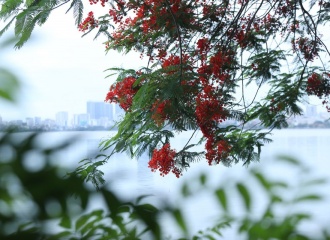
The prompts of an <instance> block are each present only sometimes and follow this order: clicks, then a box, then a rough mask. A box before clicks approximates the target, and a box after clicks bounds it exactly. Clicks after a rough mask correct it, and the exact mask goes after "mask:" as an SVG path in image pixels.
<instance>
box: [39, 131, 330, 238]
mask: <svg viewBox="0 0 330 240" xmlns="http://www.w3.org/2000/svg"><path fill="white" fill-rule="evenodd" d="M111 134H113V132H49V133H44V134H43V136H42V137H41V139H40V142H42V143H43V144H45V143H47V144H50V145H51V144H52V143H56V142H58V141H61V140H62V139H63V138H67V137H71V136H73V135H78V136H79V137H78V139H79V141H78V142H76V143H75V144H73V145H72V146H71V147H70V148H69V149H68V150H66V151H64V152H62V153H61V154H59V155H58V156H57V157H56V158H54V161H57V164H60V165H63V166H66V167H69V168H73V167H75V166H77V162H78V161H79V160H80V159H83V158H86V157H92V156H94V155H95V152H96V151H97V149H98V144H99V142H100V140H102V139H105V138H107V137H109V136H110V135H111ZM190 136H191V132H186V133H182V134H180V135H178V136H177V137H176V138H175V140H174V142H172V143H171V145H172V146H175V147H176V148H177V149H180V147H182V146H184V144H185V143H186V141H187V140H188V139H189V137H190ZM200 136H201V135H200V134H197V136H196V137H194V138H193V140H195V141H197V140H198V139H199V138H198V137H200ZM271 138H272V139H273V142H272V143H270V144H268V145H266V146H265V147H264V148H263V149H262V155H261V161H260V162H255V163H252V164H251V165H250V166H249V168H255V167H257V168H259V169H262V172H263V173H265V174H267V176H269V177H270V178H278V179H284V180H287V181H289V182H290V183H292V184H294V183H295V182H296V180H297V179H298V178H299V177H300V176H299V174H301V173H297V172H295V171H293V170H292V169H291V168H289V167H288V165H280V166H278V164H277V162H278V160H277V158H276V156H277V155H289V156H292V157H295V158H297V159H299V160H301V161H302V162H303V163H304V164H305V165H306V166H308V168H309V169H310V170H311V172H310V174H311V176H314V177H321V176H322V177H326V178H327V179H328V180H329V181H330V174H329V169H330V159H329V157H328V155H329V154H328V152H327V151H328V149H329V147H330V129H285V130H276V131H274V132H273V135H272V137H271ZM199 149H200V150H201V149H203V146H201V147H200V148H199ZM148 161H149V159H148V157H147V156H143V157H141V158H140V159H129V158H128V157H127V155H125V154H117V155H115V156H114V157H113V158H112V159H111V161H109V163H108V164H106V165H105V166H103V167H102V170H103V171H104V172H105V177H106V179H107V184H108V185H109V186H111V188H112V189H114V190H115V191H116V192H117V193H118V194H119V195H120V196H122V197H125V198H130V199H133V198H134V197H135V196H138V195H141V194H152V195H154V196H155V198H153V199H151V201H155V204H157V203H156V202H157V200H155V199H163V200H164V201H168V202H171V203H173V204H177V205H178V206H180V208H182V209H183V211H184V214H185V215H186V216H188V219H189V223H188V224H189V227H190V229H192V230H193V231H196V232H197V231H198V230H203V229H206V228H207V227H210V226H211V225H212V223H214V221H216V220H218V216H219V214H220V212H221V209H220V208H219V206H218V204H216V202H215V199H214V197H212V196H210V194H208V193H207V192H206V191H205V192H201V193H198V194H196V196H195V197H194V198H192V199H186V200H184V202H183V201H182V200H183V199H182V197H180V194H179V192H180V189H181V185H182V184H183V183H184V182H191V181H192V179H194V177H196V176H199V174H200V173H205V174H206V175H207V176H208V177H209V183H210V186H211V187H216V186H218V185H222V186H223V185H228V186H230V184H231V182H235V181H242V182H244V183H245V184H246V185H247V186H248V187H249V189H250V191H252V192H253V196H254V197H255V198H256V202H257V204H256V205H255V206H253V214H255V215H258V214H260V213H261V212H262V210H263V208H264V206H265V204H266V202H265V199H264V198H263V197H262V194H259V192H260V189H258V186H256V183H255V181H253V179H251V176H250V175H249V169H248V168H247V167H243V166H242V164H241V163H240V164H237V165H233V166H232V167H224V166H222V165H217V166H212V167H210V166H208V164H207V162H206V161H201V162H198V163H192V164H191V168H190V169H189V170H188V171H187V172H184V174H183V176H182V177H181V178H179V179H177V178H176V177H175V176H174V175H172V174H170V175H168V176H165V177H161V176H160V175H159V173H158V172H157V173H153V172H151V171H150V169H149V168H148V167H147V166H148ZM329 187H330V185H329V183H328V185H327V186H326V187H325V188H322V189H318V190H319V191H318V192H322V193H323V194H324V195H325V197H326V198H325V199H324V201H323V202H322V203H320V204H317V205H315V204H313V203H312V202H311V204H308V205H304V206H300V209H303V210H307V211H309V212H310V213H312V214H313V216H314V218H315V220H314V221H312V222H308V223H306V224H305V225H303V226H302V228H303V229H304V230H305V231H308V232H310V233H312V234H314V235H317V233H318V229H319V227H320V226H322V225H325V224H326V223H330V194H329V192H330V191H329V190H330V188H329ZM97 201H98V200H97ZM97 206H99V204H95V203H94V204H91V206H90V207H91V208H94V207H97ZM230 207H231V208H232V209H233V211H234V212H235V214H238V215H239V214H240V213H241V211H242V204H241V202H240V199H239V197H238V196H237V195H236V196H235V194H234V193H233V198H232V199H230ZM279 211H281V210H279ZM164 223H166V228H167V229H168V231H169V232H170V233H171V234H170V235H172V236H173V237H176V236H179V230H177V229H176V226H175V225H174V224H173V223H172V222H171V221H170V220H169V219H164ZM224 239H237V236H234V235H233V232H232V231H230V229H229V230H226V231H224Z"/></svg>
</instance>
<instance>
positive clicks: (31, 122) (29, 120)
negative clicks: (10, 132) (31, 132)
mask: <svg viewBox="0 0 330 240" xmlns="http://www.w3.org/2000/svg"><path fill="white" fill-rule="evenodd" d="M25 121H26V126H28V127H33V126H34V119H33V118H26V119H25Z"/></svg>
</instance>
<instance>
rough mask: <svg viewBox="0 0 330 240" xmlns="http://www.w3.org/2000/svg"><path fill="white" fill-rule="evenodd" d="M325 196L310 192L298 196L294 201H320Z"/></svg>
mask: <svg viewBox="0 0 330 240" xmlns="http://www.w3.org/2000/svg"><path fill="white" fill-rule="evenodd" d="M322 199H323V198H322V197H321V196H320V195H316V194H310V195H305V196H301V197H297V198H295V199H294V200H293V202H305V201H320V200H322Z"/></svg>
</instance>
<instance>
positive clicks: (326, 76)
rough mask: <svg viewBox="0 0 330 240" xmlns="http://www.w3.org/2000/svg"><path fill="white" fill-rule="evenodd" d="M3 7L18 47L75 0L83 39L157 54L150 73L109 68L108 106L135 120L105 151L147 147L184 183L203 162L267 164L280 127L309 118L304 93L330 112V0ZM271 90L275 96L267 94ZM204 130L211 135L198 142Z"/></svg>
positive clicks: (121, 125)
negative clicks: (264, 159) (265, 156)
mask: <svg viewBox="0 0 330 240" xmlns="http://www.w3.org/2000/svg"><path fill="white" fill-rule="evenodd" d="M1 2H2V7H1V11H0V19H2V20H4V21H6V23H7V25H6V26H5V28H4V29H2V30H1V32H0V36H1V35H2V34H3V33H4V32H5V31H6V30H7V29H9V27H10V25H11V24H14V25H15V29H14V30H15V35H16V36H18V37H19V40H18V42H17V43H16V45H15V47H16V48H20V47H22V46H23V44H24V43H25V42H26V41H27V40H28V39H29V37H30V35H31V32H32V30H33V28H34V27H35V25H42V24H43V23H45V22H46V21H47V18H48V16H49V14H50V13H51V12H52V11H53V10H54V9H56V8H58V7H61V6H65V5H67V8H68V12H69V11H71V10H72V11H73V15H74V18H75V19H76V25H77V28H78V29H79V31H82V32H83V34H84V35H85V34H88V33H90V32H93V31H94V32H96V35H95V38H97V37H98V36H99V35H104V36H106V39H107V41H106V42H105V43H104V44H105V47H106V51H110V50H117V51H121V52H123V53H128V52H130V51H138V52H140V53H141V58H147V59H148V64H147V65H146V66H143V67H141V68H140V69H121V68H114V67H111V68H109V69H108V70H109V71H113V74H116V76H117V79H116V82H115V83H114V84H113V85H111V86H110V90H109V92H108V94H107V96H106V98H105V101H107V102H110V103H118V104H119V105H120V106H121V108H123V109H124V110H125V116H124V118H123V119H122V120H121V121H120V122H118V124H117V127H118V132H117V134H116V135H115V136H113V137H112V138H110V139H108V140H106V141H104V142H103V143H102V149H103V150H106V149H112V153H111V155H112V154H114V153H117V152H123V151H126V152H128V153H129V154H130V155H131V156H132V157H139V156H141V155H142V154H143V153H144V152H146V151H147V152H148V153H149V156H150V162H149V167H150V168H151V170H152V171H157V170H159V172H160V174H161V175H166V174H168V173H170V172H172V173H174V174H175V175H176V176H177V177H179V176H180V175H182V173H183V171H184V170H185V169H186V168H188V167H189V166H190V164H191V163H192V162H195V161H198V160H200V159H203V158H205V159H206V160H207V162H208V164H209V165H214V164H219V163H223V164H224V165H230V164H232V163H238V162H243V163H244V164H249V163H250V162H251V161H253V160H258V159H259V157H260V152H261V148H262V146H263V145H264V144H265V143H267V142H269V141H270V139H269V138H268V135H269V134H270V133H271V131H272V130H273V129H275V128H277V129H280V128H285V127H287V126H288V123H287V120H288V118H290V117H291V116H295V115H300V114H302V109H301V107H300V106H299V103H301V102H303V101H304V99H303V98H304V96H306V95H315V96H317V97H318V98H320V99H321V100H322V104H323V105H324V106H325V108H326V109H327V111H328V112H329V111H330V109H329V102H328V101H329V94H330V71H329V56H330V52H329V49H328V45H329V36H326V35H325V34H323V33H324V32H325V29H328V28H329V20H330V1H315V0H310V1H303V0H285V1H284V0H279V1H267V0H237V1H236V0H224V1H216V0H145V1H141V0H101V1H98V0H90V1H89V3H88V2H85V1H82V0H72V1H71V0H65V1H63V0H26V1H23V0H1ZM84 4H91V5H96V6H94V7H95V8H105V9H106V10H107V14H105V15H103V16H95V14H94V12H92V11H91V12H89V13H88V14H84V12H83V6H84ZM85 15H87V16H86V18H85V19H83V17H84V16H85ZM110 75H111V74H110ZM252 85H256V87H255V88H250V87H249V86H252ZM263 85H267V86H268V88H267V89H268V90H267V91H266V92H265V91H264V90H263V91H261V90H260V89H261V88H262V86H263ZM251 89H252V91H253V92H252V93H251ZM253 89H254V90H253ZM247 95H250V96H252V97H251V98H249V99H248V98H247ZM231 120H234V121H231ZM233 122H234V123H235V124H233ZM183 131H189V132H191V134H192V137H191V138H190V139H189V140H188V142H187V143H186V144H185V145H184V147H183V148H182V149H175V148H174V147H173V146H171V139H172V138H174V137H175V134H176V133H180V132H183ZM198 131H201V132H202V135H203V136H202V138H201V139H200V140H199V141H197V142H193V136H194V135H195V134H196V133H197V132H198ZM200 144H205V147H204V148H205V150H204V151H202V152H198V151H196V150H195V148H194V147H195V146H197V145H200ZM111 155H110V156H104V157H105V159H104V160H102V161H100V162H99V163H102V164H103V163H105V162H106V161H107V160H108V159H110V157H111Z"/></svg>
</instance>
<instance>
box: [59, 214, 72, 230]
mask: <svg viewBox="0 0 330 240" xmlns="http://www.w3.org/2000/svg"><path fill="white" fill-rule="evenodd" d="M59 225H60V226H61V227H63V228H67V229H70V228H71V219H70V218H69V217H68V216H64V217H62V219H61V221H60V223H59Z"/></svg>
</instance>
